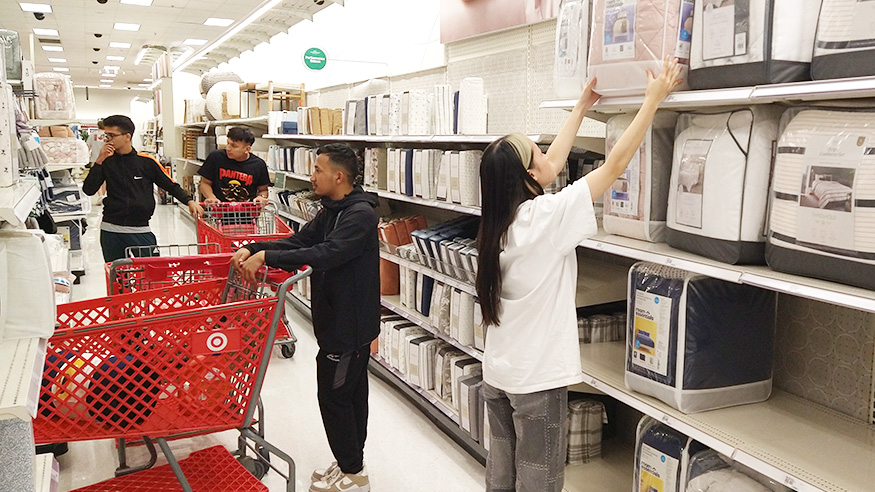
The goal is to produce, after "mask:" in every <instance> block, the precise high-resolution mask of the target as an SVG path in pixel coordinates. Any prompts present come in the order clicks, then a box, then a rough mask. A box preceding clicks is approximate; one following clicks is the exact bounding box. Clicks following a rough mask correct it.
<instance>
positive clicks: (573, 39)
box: [553, 0, 592, 99]
mask: <svg viewBox="0 0 875 492" xmlns="http://www.w3.org/2000/svg"><path fill="white" fill-rule="evenodd" d="M591 17H592V3H591V2H590V0H562V3H561V4H560V5H559V16H558V17H557V18H556V62H555V65H554V66H553V92H555V93H556V97H560V98H563V99H576V98H578V97H580V94H581V93H582V92H583V88H584V87H585V86H586V80H587V79H586V56H587V54H588V52H589V26H590V19H591Z"/></svg>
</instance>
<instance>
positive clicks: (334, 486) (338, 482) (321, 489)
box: [310, 467, 371, 492]
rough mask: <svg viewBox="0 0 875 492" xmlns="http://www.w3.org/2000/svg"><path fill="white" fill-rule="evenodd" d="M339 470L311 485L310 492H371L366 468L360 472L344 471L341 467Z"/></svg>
mask: <svg viewBox="0 0 875 492" xmlns="http://www.w3.org/2000/svg"><path fill="white" fill-rule="evenodd" d="M337 471H338V472H339V473H335V474H334V475H330V476H328V477H326V479H325V480H320V481H318V482H314V483H313V484H312V485H310V492H370V490H371V483H370V481H368V471H367V469H366V468H362V471H360V472H358V473H343V472H342V471H341V470H340V467H338V468H337Z"/></svg>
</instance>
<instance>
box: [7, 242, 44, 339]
mask: <svg viewBox="0 0 875 492" xmlns="http://www.w3.org/2000/svg"><path fill="white" fill-rule="evenodd" d="M0 244H2V246H0V250H3V251H5V252H3V253H0V266H3V263H5V269H4V271H5V272H7V273H6V275H4V278H3V279H2V280H0V312H2V314H0V340H18V339H22V338H33V337H42V338H48V337H50V336H51V335H52V333H54V331H55V288H54V282H53V281H52V278H53V276H52V266H51V260H50V259H49V253H48V250H47V249H46V247H45V246H44V245H43V240H42V238H41V237H40V236H37V235H34V234H31V233H30V232H27V231H24V230H2V231H0Z"/></svg>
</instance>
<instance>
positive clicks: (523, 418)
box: [483, 383, 568, 492]
mask: <svg viewBox="0 0 875 492" xmlns="http://www.w3.org/2000/svg"><path fill="white" fill-rule="evenodd" d="M483 396H484V398H485V399H486V411H487V414H488V418H489V428H490V431H491V433H490V437H489V456H488V457H487V459H486V491H487V492H503V491H516V492H562V486H563V485H564V483H565V453H566V447H567V439H568V434H567V432H568V431H567V429H566V425H567V424H566V417H567V415H568V388H566V387H562V388H557V389H552V390H546V391H540V392H538V393H531V394H524V395H516V394H510V393H505V392H504V391H501V390H499V389H496V388H493V387H492V386H489V385H488V384H486V383H484V384H483Z"/></svg>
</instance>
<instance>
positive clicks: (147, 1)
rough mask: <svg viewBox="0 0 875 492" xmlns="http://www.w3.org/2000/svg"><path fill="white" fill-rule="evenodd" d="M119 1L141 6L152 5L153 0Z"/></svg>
mask: <svg viewBox="0 0 875 492" xmlns="http://www.w3.org/2000/svg"><path fill="white" fill-rule="evenodd" d="M119 3H126V4H128V5H139V6H140V7H151V6H152V0H121V1H120V2H119Z"/></svg>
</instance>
